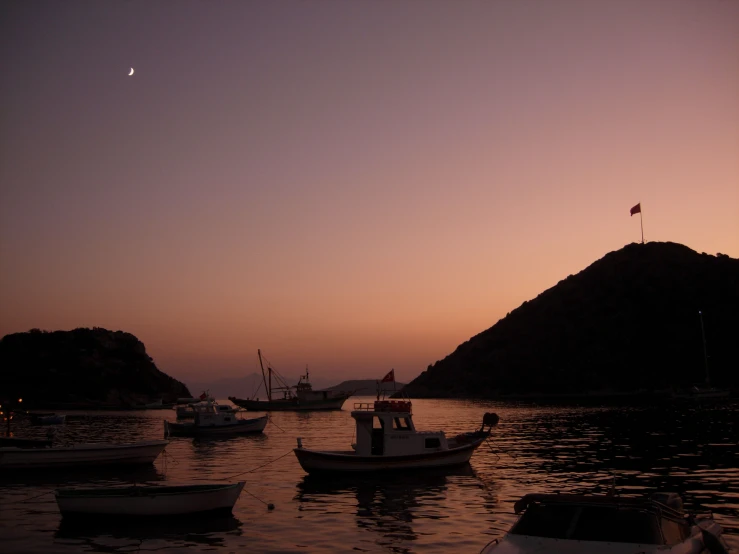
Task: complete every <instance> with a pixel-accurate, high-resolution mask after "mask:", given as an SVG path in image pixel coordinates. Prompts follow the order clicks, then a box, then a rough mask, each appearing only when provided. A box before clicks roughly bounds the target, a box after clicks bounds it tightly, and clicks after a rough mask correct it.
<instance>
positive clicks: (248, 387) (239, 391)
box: [188, 373, 331, 399]
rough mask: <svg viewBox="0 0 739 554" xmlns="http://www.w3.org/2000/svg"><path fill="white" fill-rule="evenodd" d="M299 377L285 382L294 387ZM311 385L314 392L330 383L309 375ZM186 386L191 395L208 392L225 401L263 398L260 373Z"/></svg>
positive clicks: (190, 382) (193, 382) (192, 383)
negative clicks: (253, 396)
mask: <svg viewBox="0 0 739 554" xmlns="http://www.w3.org/2000/svg"><path fill="white" fill-rule="evenodd" d="M298 379H299V377H289V376H288V377H285V381H286V382H287V383H288V384H289V385H296V384H297V383H298ZM310 380H311V384H312V385H313V388H314V389H316V390H321V387H325V386H327V385H328V384H329V383H330V382H331V381H329V380H328V379H322V378H320V377H319V378H317V379H315V378H314V377H313V375H312V374H311V375H310ZM188 386H189V387H190V390H191V391H193V394H200V393H201V392H202V391H205V390H207V391H209V392H210V394H211V396H213V397H214V398H220V399H225V398H228V397H229V396H236V397H238V398H250V397H251V396H252V395H254V394H256V395H257V396H264V384H263V383H262V374H261V373H250V374H249V375H245V376H244V377H223V378H219V379H213V380H208V381H206V380H199V381H192V380H190V381H188Z"/></svg>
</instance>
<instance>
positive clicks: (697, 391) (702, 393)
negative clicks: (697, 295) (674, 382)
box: [672, 311, 731, 400]
mask: <svg viewBox="0 0 739 554" xmlns="http://www.w3.org/2000/svg"><path fill="white" fill-rule="evenodd" d="M698 316H699V317H700V321H701V339H702V340H703V362H704V368H705V378H706V381H705V385H694V386H692V387H691V388H690V389H688V390H682V391H673V393H672V397H673V398H688V399H694V400H701V399H711V398H727V397H728V396H729V395H730V394H731V393H730V391H729V389H721V388H717V387H714V386H713V385H711V374H710V373H709V372H708V351H707V350H706V334H705V331H704V328H703V312H702V311H699V312H698Z"/></svg>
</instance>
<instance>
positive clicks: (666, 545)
mask: <svg viewBox="0 0 739 554" xmlns="http://www.w3.org/2000/svg"><path fill="white" fill-rule="evenodd" d="M514 509H515V511H516V513H517V514H520V513H521V512H523V515H521V516H520V517H519V519H518V521H517V522H516V523H515V524H514V525H513V527H512V528H511V530H510V531H509V532H508V534H506V536H505V537H504V538H503V539H500V540H498V539H495V540H494V541H493V542H491V543H489V544H488V545H487V546H485V548H483V549H482V552H481V554H543V553H545V552H546V553H553V554H591V553H598V554H664V553H668V552H669V553H671V554H703V553H705V552H708V553H710V554H725V553H726V552H728V548H727V547H726V545H725V544H724V543H723V540H722V538H721V533H722V532H723V529H722V528H721V526H720V525H719V524H718V523H716V522H715V521H714V520H713V518H712V517H710V516H703V517H698V516H691V515H688V514H686V513H685V512H684V511H683V503H682V500H681V499H680V497H679V496H678V495H677V494H675V493H655V494H653V495H652V496H651V497H650V498H620V497H617V496H610V495H607V496H594V495H593V496H590V495H576V494H527V495H526V496H524V497H523V498H522V499H521V500H519V501H518V502H516V504H515V507H514Z"/></svg>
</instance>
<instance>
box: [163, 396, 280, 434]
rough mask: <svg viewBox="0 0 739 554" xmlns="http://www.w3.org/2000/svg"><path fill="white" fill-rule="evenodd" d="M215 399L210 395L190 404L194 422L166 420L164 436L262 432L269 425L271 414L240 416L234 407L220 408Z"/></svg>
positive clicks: (189, 408) (189, 407) (188, 407)
mask: <svg viewBox="0 0 739 554" xmlns="http://www.w3.org/2000/svg"><path fill="white" fill-rule="evenodd" d="M220 408H222V406H220V405H219V404H218V403H217V402H216V401H215V400H213V399H212V398H210V397H208V398H207V399H206V400H204V401H202V402H198V403H197V404H189V405H188V406H187V409H188V410H190V411H191V412H192V415H191V418H192V422H183V423H171V422H169V421H167V420H164V436H165V437H168V436H170V435H173V436H184V437H201V436H224V435H246V434H251V433H261V432H262V431H264V428H265V427H266V426H267V423H268V421H269V416H266V415H265V416H262V417H257V418H252V419H246V418H240V417H239V416H238V415H237V412H236V411H235V410H234V409H233V408H230V407H229V408H228V409H225V410H224V409H220Z"/></svg>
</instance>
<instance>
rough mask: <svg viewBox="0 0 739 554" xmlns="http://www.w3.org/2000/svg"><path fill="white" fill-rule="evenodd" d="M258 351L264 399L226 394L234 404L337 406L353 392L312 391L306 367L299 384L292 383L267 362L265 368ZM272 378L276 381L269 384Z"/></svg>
mask: <svg viewBox="0 0 739 554" xmlns="http://www.w3.org/2000/svg"><path fill="white" fill-rule="evenodd" d="M257 355H258V356H259V366H260V367H261V368H262V379H263V381H264V388H265V390H266V391H267V400H259V399H258V398H257V399H243V398H236V397H234V396H229V397H228V399H229V400H230V401H231V402H233V403H234V404H236V405H237V406H240V407H242V408H245V409H247V410H256V411H308V410H340V409H341V407H342V406H343V405H344V402H345V401H346V399H347V398H349V397H350V396H352V395H353V394H354V391H314V390H313V386H312V385H311V384H310V379H309V375H308V369H307V368H306V370H305V375H302V376H301V377H300V379H299V380H298V384H297V385H295V386H294V387H291V386H289V385H288V384H287V383H286V382H285V379H284V378H283V377H282V376H281V375H279V374H278V373H277V372H276V371H275V370H274V369H272V367H270V366H269V365H268V366H267V371H266V372H265V370H264V364H263V362H262V352H261V350H257ZM273 380H274V382H275V385H273V384H272V382H273ZM280 394H282V397H281V398H280V397H279V395H280Z"/></svg>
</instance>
